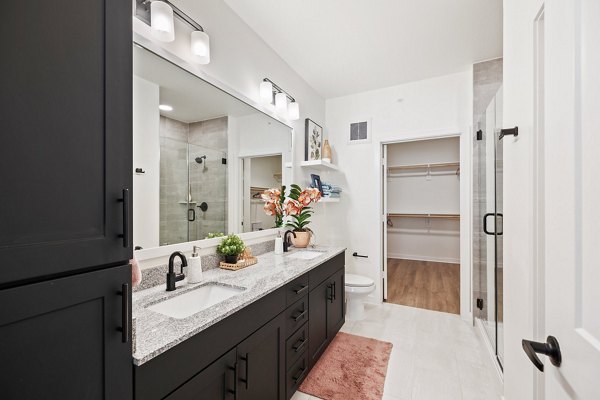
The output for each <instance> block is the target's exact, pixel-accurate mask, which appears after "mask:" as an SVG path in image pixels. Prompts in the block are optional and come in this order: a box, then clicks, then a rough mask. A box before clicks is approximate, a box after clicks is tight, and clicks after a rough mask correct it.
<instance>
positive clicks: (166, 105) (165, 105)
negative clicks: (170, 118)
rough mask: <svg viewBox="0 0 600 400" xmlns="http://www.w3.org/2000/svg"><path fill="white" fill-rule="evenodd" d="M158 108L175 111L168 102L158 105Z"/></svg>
mask: <svg viewBox="0 0 600 400" xmlns="http://www.w3.org/2000/svg"><path fill="white" fill-rule="evenodd" d="M158 109H159V110H161V111H173V107H171V106H170V105H168V104H161V105H159V106H158Z"/></svg>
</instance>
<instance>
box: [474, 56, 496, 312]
mask: <svg viewBox="0 0 600 400" xmlns="http://www.w3.org/2000/svg"><path fill="white" fill-rule="evenodd" d="M501 85H502V58H498V59H495V60H490V61H485V62H481V63H477V64H474V65H473V127H474V129H473V225H474V226H473V305H474V306H473V313H474V316H475V317H477V318H484V319H486V318H487V304H488V294H487V269H486V258H487V246H486V237H485V234H484V233H483V229H482V224H483V222H482V221H483V215H484V214H485V209H486V201H487V199H486V177H485V149H486V137H485V135H483V139H482V140H479V141H478V140H477V135H476V132H477V131H478V130H479V129H482V130H483V131H485V110H486V108H487V107H488V105H489V104H490V102H491V101H492V99H493V98H494V96H495V95H496V92H497V91H498V89H499V88H500V86H501ZM478 298H480V299H483V304H484V307H483V310H479V309H478V308H477V307H475V304H476V299H478ZM489 300H490V301H493V296H492V294H490V297H489Z"/></svg>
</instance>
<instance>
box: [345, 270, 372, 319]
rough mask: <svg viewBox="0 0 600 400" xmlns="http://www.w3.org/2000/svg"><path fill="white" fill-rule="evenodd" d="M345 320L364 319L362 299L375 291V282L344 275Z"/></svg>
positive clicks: (363, 277)
mask: <svg viewBox="0 0 600 400" xmlns="http://www.w3.org/2000/svg"><path fill="white" fill-rule="evenodd" d="M345 279H346V283H345V289H346V319H347V320H349V321H359V320H361V319H363V318H364V317H365V306H364V299H365V297H367V296H368V295H369V293H371V292H372V291H373V290H375V282H374V281H373V279H371V278H367V277H366V276H362V275H355V274H346V277H345Z"/></svg>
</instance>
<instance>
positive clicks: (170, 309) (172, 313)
mask: <svg viewBox="0 0 600 400" xmlns="http://www.w3.org/2000/svg"><path fill="white" fill-rule="evenodd" d="M245 290H246V288H237V287H230V286H223V285H218V284H215V283H208V284H206V285H202V286H199V287H197V288H196V289H192V290H190V291H189V292H185V293H183V294H180V295H178V296H175V297H172V298H170V299H168V300H164V301H161V302H160V303H157V304H154V305H152V306H150V307H148V309H149V310H151V311H155V312H157V313H161V314H163V315H166V316H168V317H172V318H176V319H183V318H187V317H189V316H190V315H194V314H196V313H198V312H200V311H202V310H205V309H207V308H209V307H212V306H214V305H215V304H217V303H220V302H222V301H225V300H227V299H229V298H231V297H233V296H235V295H238V294H240V293H242V292H244V291H245Z"/></svg>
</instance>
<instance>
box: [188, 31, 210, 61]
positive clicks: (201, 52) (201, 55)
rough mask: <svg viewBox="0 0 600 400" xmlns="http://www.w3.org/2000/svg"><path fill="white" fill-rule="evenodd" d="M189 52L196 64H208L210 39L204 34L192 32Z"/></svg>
mask: <svg viewBox="0 0 600 400" xmlns="http://www.w3.org/2000/svg"><path fill="white" fill-rule="evenodd" d="M190 50H191V52H192V54H193V55H194V59H195V60H196V62H197V63H198V64H208V63H209V62H210V39H209V37H208V35H207V34H206V32H202V31H194V32H192V34H191V49H190Z"/></svg>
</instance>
